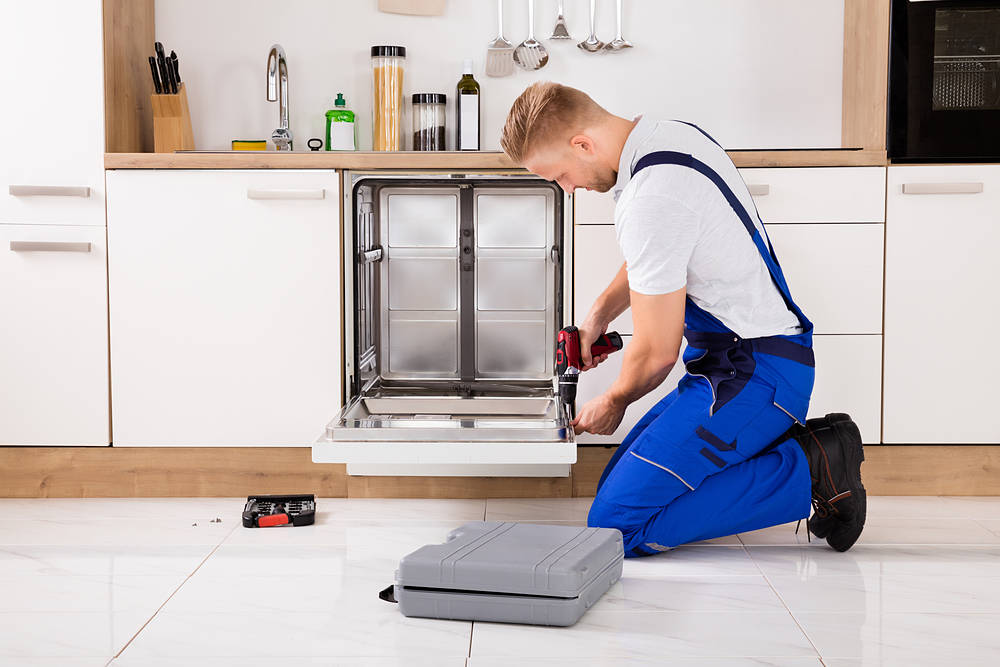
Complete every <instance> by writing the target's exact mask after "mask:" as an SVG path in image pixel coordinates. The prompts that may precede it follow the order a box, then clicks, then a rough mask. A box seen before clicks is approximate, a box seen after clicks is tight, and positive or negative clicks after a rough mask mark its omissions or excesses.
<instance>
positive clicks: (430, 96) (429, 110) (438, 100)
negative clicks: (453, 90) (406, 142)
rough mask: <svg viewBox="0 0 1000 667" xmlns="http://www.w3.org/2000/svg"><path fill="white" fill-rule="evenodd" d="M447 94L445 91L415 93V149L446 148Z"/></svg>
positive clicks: (435, 149)
mask: <svg viewBox="0 0 1000 667" xmlns="http://www.w3.org/2000/svg"><path fill="white" fill-rule="evenodd" d="M446 101H447V96H446V95H444V94H443V93H415V94H414V95H413V98H412V102H413V150H415V151H443V150H444V118H445V116H444V107H445V102H446Z"/></svg>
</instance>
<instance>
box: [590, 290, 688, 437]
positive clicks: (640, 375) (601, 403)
mask: <svg viewBox="0 0 1000 667" xmlns="http://www.w3.org/2000/svg"><path fill="white" fill-rule="evenodd" d="M686 296H687V292H686V290H685V288H683V287H682V288H681V289H679V290H677V291H675V292H670V293H669V294H656V295H645V294H640V293H638V292H631V294H630V297H631V299H630V300H631V304H632V322H633V325H634V329H633V334H632V342H631V343H630V344H629V345H628V346H627V347H626V349H625V358H624V360H623V362H622V370H621V373H620V374H619V375H618V379H617V380H615V382H614V383H613V384H612V385H611V387H610V388H609V389H608V390H607V391H606V392H605V393H604V394H602V395H600V396H598V397H597V398H595V399H594V400H592V401H589V402H588V403H587V404H586V405H584V406H583V407H582V408H581V409H580V412H579V414H578V415H577V417H576V419H575V420H573V427H574V429H575V430H576V432H577V433H583V432H590V433H600V434H609V433H614V431H615V429H617V428H618V425H619V424H621V420H622V417H623V416H624V415H625V408H627V407H628V405H629V404H630V403H633V402H634V401H636V400H638V399H639V398H641V397H643V396H645V395H646V394H648V393H649V392H650V391H652V390H653V389H655V388H656V387H658V386H659V385H660V383H662V382H663V380H665V379H666V377H667V375H669V374H670V371H671V370H672V369H673V367H674V364H675V363H676V362H677V357H678V354H679V352H680V347H681V337H682V336H683V334H684V303H685V298H686Z"/></svg>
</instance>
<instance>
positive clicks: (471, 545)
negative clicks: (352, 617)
mask: <svg viewBox="0 0 1000 667" xmlns="http://www.w3.org/2000/svg"><path fill="white" fill-rule="evenodd" d="M623 558H624V551H623V548H622V534H621V533H620V532H619V531H617V530H615V529H613V528H585V527H581V526H558V525H545V524H530V523H509V522H500V521H473V522H470V523H467V524H465V525H463V526H461V527H459V528H456V529H455V530H453V531H451V533H449V534H448V540H447V542H445V543H444V544H428V545H426V546H423V547H421V548H419V549H417V550H416V551H414V552H413V553H411V554H409V555H407V556H404V557H403V559H402V560H401V561H400V563H399V569H398V570H397V571H396V583H395V585H394V586H393V587H392V588H391V592H392V594H393V598H394V599H395V601H396V602H398V603H399V609H400V611H401V612H403V614H404V615H406V616H423V617H427V618H447V619H454V620H467V621H499V622H505V623H530V624H535V625H573V624H574V623H576V622H577V621H578V620H579V619H580V617H581V616H583V613H584V612H585V611H586V610H587V609H588V608H589V607H590V606H591V605H593V604H594V603H595V602H597V600H598V599H600V597H601V596H602V595H604V592H605V591H607V590H608V589H609V588H610V587H611V585H612V584H614V583H615V582H616V581H618V579H619V578H620V577H621V574H622V561H623ZM389 592H390V589H386V591H383V593H384V594H385V595H384V596H383V599H391V598H389V597H388V593H389Z"/></svg>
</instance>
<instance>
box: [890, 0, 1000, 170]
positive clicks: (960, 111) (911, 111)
mask: <svg viewBox="0 0 1000 667" xmlns="http://www.w3.org/2000/svg"><path fill="white" fill-rule="evenodd" d="M890 49H891V52H890V72H889V146H888V152H889V157H890V158H893V159H894V160H896V161H903V160H964V159H968V160H982V159H990V158H997V157H1000V0H987V1H975V0H973V1H966V2H955V1H951V2H944V1H933V0H895V1H894V3H893V15H892V39H891V47H890Z"/></svg>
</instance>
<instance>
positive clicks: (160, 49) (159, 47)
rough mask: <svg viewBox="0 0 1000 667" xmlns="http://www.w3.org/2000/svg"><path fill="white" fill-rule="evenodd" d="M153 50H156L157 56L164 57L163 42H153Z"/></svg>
mask: <svg viewBox="0 0 1000 667" xmlns="http://www.w3.org/2000/svg"><path fill="white" fill-rule="evenodd" d="M153 50H154V51H156V57H157V58H163V59H166V57H167V56H166V54H164V52H163V44H162V43H161V42H153Z"/></svg>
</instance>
